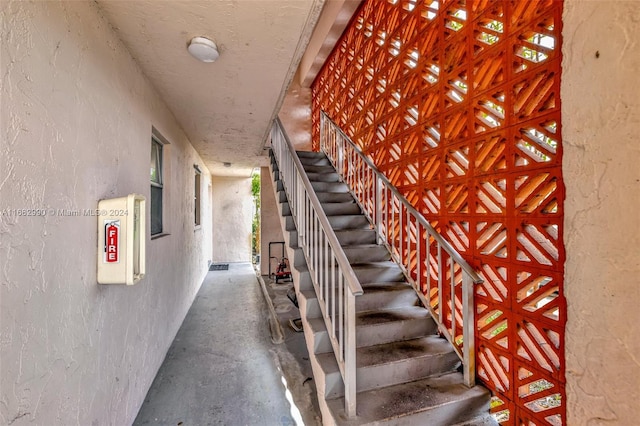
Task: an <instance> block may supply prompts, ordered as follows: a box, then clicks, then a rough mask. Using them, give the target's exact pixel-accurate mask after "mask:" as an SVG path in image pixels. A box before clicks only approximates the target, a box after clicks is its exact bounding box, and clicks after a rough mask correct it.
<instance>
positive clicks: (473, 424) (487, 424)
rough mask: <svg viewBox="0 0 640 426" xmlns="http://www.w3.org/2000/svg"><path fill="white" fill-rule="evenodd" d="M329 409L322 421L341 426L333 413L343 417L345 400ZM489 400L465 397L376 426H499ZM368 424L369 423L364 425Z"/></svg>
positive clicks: (482, 395) (483, 395) (479, 395)
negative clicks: (491, 414)
mask: <svg viewBox="0 0 640 426" xmlns="http://www.w3.org/2000/svg"><path fill="white" fill-rule="evenodd" d="M329 404H330V406H331V407H336V408H337V409H338V410H335V409H330V410H327V411H329V412H330V415H329V417H331V418H329V419H325V418H323V420H325V421H326V422H327V424H340V422H341V421H342V417H340V418H338V419H335V418H333V417H334V416H335V415H336V412H339V413H341V415H343V414H344V398H338V399H335V400H331V401H329ZM489 407H490V398H489V395H488V394H487V393H486V392H476V393H475V394H473V395H464V396H462V397H459V398H458V399H456V400H453V401H448V402H446V403H442V404H439V405H435V406H431V407H429V406H428V407H425V408H424V409H422V410H416V411H414V412H410V413H403V414H402V415H401V416H395V417H389V418H386V419H379V420H377V421H376V422H375V425H376V426H383V425H388V426H425V425H428V426H498V423H497V422H496V421H495V419H493V418H492V417H491V416H490V415H489V414H487V413H488V411H489ZM366 424H370V423H366Z"/></svg>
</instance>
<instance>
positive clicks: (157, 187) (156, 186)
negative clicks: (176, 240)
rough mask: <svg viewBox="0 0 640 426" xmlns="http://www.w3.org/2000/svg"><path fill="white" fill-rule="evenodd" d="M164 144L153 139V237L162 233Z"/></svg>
mask: <svg viewBox="0 0 640 426" xmlns="http://www.w3.org/2000/svg"><path fill="white" fill-rule="evenodd" d="M162 148H163V147H162V143H160V141H159V140H158V139H156V138H155V137H154V136H152V137H151V235H157V234H161V233H162V187H163V181H162Z"/></svg>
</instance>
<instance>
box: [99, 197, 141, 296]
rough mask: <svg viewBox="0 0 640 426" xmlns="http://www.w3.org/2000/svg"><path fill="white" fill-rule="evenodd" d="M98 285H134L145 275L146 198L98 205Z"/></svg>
mask: <svg viewBox="0 0 640 426" xmlns="http://www.w3.org/2000/svg"><path fill="white" fill-rule="evenodd" d="M97 213H98V214H97V216H98V283H99V284H125V285H134V284H136V283H137V282H138V281H140V280H141V279H142V278H143V277H144V273H145V241H146V233H145V218H146V212H145V198H144V196H142V195H138V194H129V195H128V196H126V197H120V198H112V199H109V200H100V201H99V202H98V211H97Z"/></svg>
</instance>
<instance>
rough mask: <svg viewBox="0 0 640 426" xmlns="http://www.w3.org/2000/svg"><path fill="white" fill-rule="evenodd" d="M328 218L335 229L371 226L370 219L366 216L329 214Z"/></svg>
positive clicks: (366, 227)
mask: <svg viewBox="0 0 640 426" xmlns="http://www.w3.org/2000/svg"><path fill="white" fill-rule="evenodd" d="M328 219H329V223H330V224H331V227H332V228H333V230H334V231H339V230H346V229H368V228H369V221H368V220H367V218H366V217H364V216H353V215H350V216H329V217H328Z"/></svg>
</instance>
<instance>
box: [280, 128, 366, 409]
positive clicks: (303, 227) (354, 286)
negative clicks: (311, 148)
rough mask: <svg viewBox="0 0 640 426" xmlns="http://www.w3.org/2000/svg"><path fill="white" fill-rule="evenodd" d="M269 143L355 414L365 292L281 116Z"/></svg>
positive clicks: (346, 400) (346, 404) (346, 407)
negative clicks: (359, 318) (359, 308)
mask: <svg viewBox="0 0 640 426" xmlns="http://www.w3.org/2000/svg"><path fill="white" fill-rule="evenodd" d="M271 147H272V150H273V153H274V156H275V159H276V163H277V165H278V173H279V175H280V176H279V177H280V180H281V181H282V183H283V185H284V189H285V192H286V194H287V198H288V200H289V206H290V208H291V215H292V217H293V220H294V222H295V224H296V229H297V231H298V246H299V247H300V248H302V251H303V253H304V256H305V259H306V261H307V267H308V269H309V273H310V275H311V280H312V282H313V286H314V289H315V291H316V295H317V297H318V302H319V304H320V309H321V311H322V316H323V318H324V321H325V325H326V327H327V331H328V333H329V337H330V340H331V345H332V347H333V352H334V354H335V356H336V361H337V362H338V366H339V368H340V373H341V375H342V379H343V381H344V387H345V412H346V414H347V416H349V417H353V416H355V415H356V334H355V333H356V325H355V324H356V319H355V318H356V317H355V311H356V310H355V297H356V296H360V295H362V294H363V290H362V286H361V285H360V282H359V281H358V278H357V276H356V274H355V272H354V271H353V269H352V268H351V264H350V263H349V260H348V259H347V256H346V254H345V253H344V251H343V250H342V247H341V245H340V242H339V241H338V238H337V237H336V234H335V232H334V231H333V228H332V227H331V224H330V223H329V219H328V218H327V216H326V214H325V213H324V210H323V209H322V205H321V204H320V201H319V200H318V197H317V195H316V193H315V190H314V189H313V186H312V185H311V182H310V181H309V178H308V176H307V174H306V173H305V172H304V168H303V166H302V162H301V161H300V159H299V158H298V155H297V154H296V151H295V149H294V148H293V145H292V144H291V141H290V140H289V137H288V136H287V134H286V132H285V131H284V128H283V126H282V123H281V122H280V119H279V118H276V119H275V120H274V123H273V126H272V128H271Z"/></svg>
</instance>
